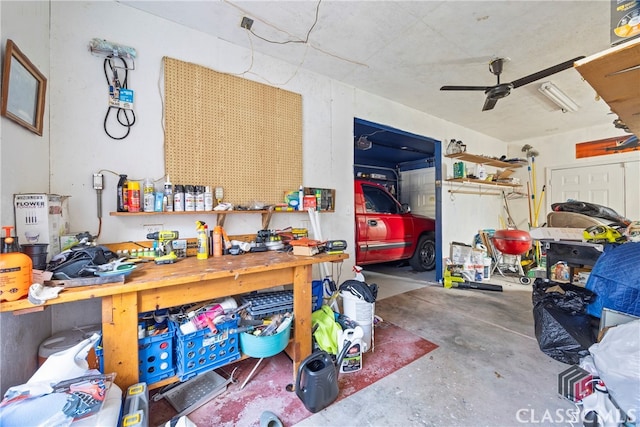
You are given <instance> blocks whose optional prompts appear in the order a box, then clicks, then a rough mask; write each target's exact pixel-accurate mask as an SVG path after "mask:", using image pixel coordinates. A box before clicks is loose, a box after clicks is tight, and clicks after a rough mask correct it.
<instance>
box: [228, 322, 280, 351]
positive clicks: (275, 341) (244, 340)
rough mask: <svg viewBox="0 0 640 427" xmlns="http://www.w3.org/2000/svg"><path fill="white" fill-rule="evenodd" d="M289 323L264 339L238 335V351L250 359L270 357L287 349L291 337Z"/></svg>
mask: <svg viewBox="0 0 640 427" xmlns="http://www.w3.org/2000/svg"><path fill="white" fill-rule="evenodd" d="M291 323H292V321H290V322H289V324H288V325H287V327H286V328H284V329H283V330H282V331H280V332H278V333H277V334H274V335H269V336H266V337H261V336H255V335H252V334H251V333H250V332H243V333H241V334H240V350H241V351H242V353H243V354H246V355H247V356H250V357H255V358H262V357H271V356H275V355H276V354H278V353H280V352H281V351H282V350H284V349H285V348H286V347H287V344H288V343H289V337H290V336H291Z"/></svg>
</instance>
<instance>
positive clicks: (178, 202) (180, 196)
mask: <svg viewBox="0 0 640 427" xmlns="http://www.w3.org/2000/svg"><path fill="white" fill-rule="evenodd" d="M173 210H174V211H176V212H184V186H182V185H180V184H176V187H175V192H174V193H173Z"/></svg>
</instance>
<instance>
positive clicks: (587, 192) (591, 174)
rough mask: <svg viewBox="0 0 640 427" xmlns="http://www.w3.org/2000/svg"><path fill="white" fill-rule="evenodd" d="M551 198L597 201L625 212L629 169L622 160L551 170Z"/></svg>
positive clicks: (551, 202)
mask: <svg viewBox="0 0 640 427" xmlns="http://www.w3.org/2000/svg"><path fill="white" fill-rule="evenodd" d="M550 186H551V191H550V193H549V195H550V199H549V203H547V205H548V207H549V208H550V207H551V204H553V203H561V202H566V201H567V200H569V199H572V200H579V201H581V202H590V203H596V204H598V205H602V206H606V207H609V208H611V209H613V210H615V211H616V212H618V213H619V214H620V215H623V216H624V215H625V168H624V165H623V164H622V163H611V164H605V165H595V166H581V167H571V168H562V169H551V179H550Z"/></svg>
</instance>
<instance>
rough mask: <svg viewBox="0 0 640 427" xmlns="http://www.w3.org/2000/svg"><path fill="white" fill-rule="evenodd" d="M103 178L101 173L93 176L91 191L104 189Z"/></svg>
mask: <svg viewBox="0 0 640 427" xmlns="http://www.w3.org/2000/svg"><path fill="white" fill-rule="evenodd" d="M102 178H103V176H102V174H101V173H94V174H93V189H94V190H102V189H103V188H104V183H103V180H102Z"/></svg>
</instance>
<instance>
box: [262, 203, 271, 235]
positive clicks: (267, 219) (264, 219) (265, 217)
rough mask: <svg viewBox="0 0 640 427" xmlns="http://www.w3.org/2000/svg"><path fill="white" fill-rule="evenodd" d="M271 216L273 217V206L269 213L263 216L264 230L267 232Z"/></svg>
mask: <svg viewBox="0 0 640 427" xmlns="http://www.w3.org/2000/svg"><path fill="white" fill-rule="evenodd" d="M271 215H273V206H270V207H269V211H267V212H265V213H263V214H262V229H263V230H267V229H268V228H269V223H270V222H271Z"/></svg>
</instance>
